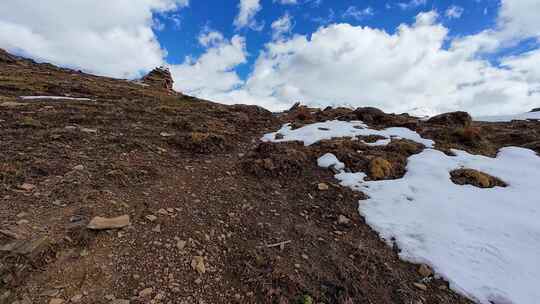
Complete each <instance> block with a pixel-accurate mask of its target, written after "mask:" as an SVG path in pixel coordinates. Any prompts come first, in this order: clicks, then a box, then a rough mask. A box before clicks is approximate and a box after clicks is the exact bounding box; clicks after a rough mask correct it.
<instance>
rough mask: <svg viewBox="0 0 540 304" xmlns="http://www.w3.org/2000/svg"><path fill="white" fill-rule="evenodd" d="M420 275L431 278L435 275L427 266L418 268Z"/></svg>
mask: <svg viewBox="0 0 540 304" xmlns="http://www.w3.org/2000/svg"><path fill="white" fill-rule="evenodd" d="M418 273H419V274H420V275H421V276H423V277H430V276H432V275H433V271H432V270H431V268H429V266H428V265H426V264H422V265H420V267H418Z"/></svg>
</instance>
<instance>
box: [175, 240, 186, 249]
mask: <svg viewBox="0 0 540 304" xmlns="http://www.w3.org/2000/svg"><path fill="white" fill-rule="evenodd" d="M186 244H187V242H186V241H183V240H179V241H177V242H176V248H178V250H184V248H186Z"/></svg>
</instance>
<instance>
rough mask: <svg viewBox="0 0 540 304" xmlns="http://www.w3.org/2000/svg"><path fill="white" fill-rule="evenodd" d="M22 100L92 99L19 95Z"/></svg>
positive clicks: (87, 99)
mask: <svg viewBox="0 0 540 304" xmlns="http://www.w3.org/2000/svg"><path fill="white" fill-rule="evenodd" d="M19 98H20V99H23V100H34V99H55V100H57V99H64V100H79V101H92V100H93V99H90V98H79V97H66V96H19Z"/></svg>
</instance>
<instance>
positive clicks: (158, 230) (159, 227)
mask: <svg viewBox="0 0 540 304" xmlns="http://www.w3.org/2000/svg"><path fill="white" fill-rule="evenodd" d="M152 231H153V232H158V233H159V232H161V225H159V224H158V225H157V226H156V227H154V228H153V229H152Z"/></svg>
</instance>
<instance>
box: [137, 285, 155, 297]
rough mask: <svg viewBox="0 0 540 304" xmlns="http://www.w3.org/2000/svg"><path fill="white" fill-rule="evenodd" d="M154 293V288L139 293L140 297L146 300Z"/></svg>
mask: <svg viewBox="0 0 540 304" xmlns="http://www.w3.org/2000/svg"><path fill="white" fill-rule="evenodd" d="M153 292H154V288H152V287H148V288H145V289H143V290H141V291H140V292H139V297H141V298H144V297H147V296H149V295H151V294H152V293H153Z"/></svg>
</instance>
